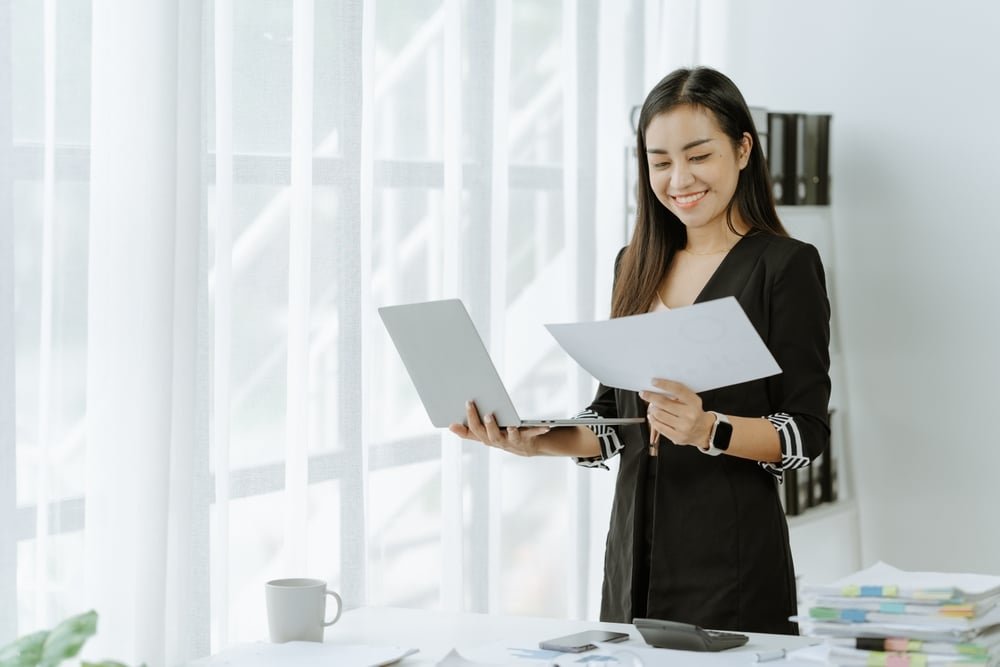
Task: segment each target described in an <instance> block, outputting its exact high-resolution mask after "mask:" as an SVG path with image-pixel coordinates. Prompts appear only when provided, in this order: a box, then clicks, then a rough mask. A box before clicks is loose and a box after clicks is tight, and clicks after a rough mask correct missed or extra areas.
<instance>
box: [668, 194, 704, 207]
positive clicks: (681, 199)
mask: <svg viewBox="0 0 1000 667" xmlns="http://www.w3.org/2000/svg"><path fill="white" fill-rule="evenodd" d="M704 196H705V193H704V192H699V193H698V194H694V195H685V196H683V197H674V199H675V200H677V203H678V204H690V203H691V202H696V201H698V200H699V199H701V198H702V197H704Z"/></svg>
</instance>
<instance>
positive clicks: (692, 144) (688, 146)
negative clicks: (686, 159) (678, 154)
mask: <svg viewBox="0 0 1000 667" xmlns="http://www.w3.org/2000/svg"><path fill="white" fill-rule="evenodd" d="M709 141H713V140H712V139H710V138H708V139H695V140H694V141H691V142H688V143H686V144H684V148H682V149H681V150H682V151H686V150H688V149H691V148H694V147H695V146H701V145H702V144H705V143H708V142H709ZM646 153H655V154H657V155H669V152H668V151H667V150H666V149H663V148H647V149H646Z"/></svg>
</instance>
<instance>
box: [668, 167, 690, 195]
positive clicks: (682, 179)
mask: <svg viewBox="0 0 1000 667" xmlns="http://www.w3.org/2000/svg"><path fill="white" fill-rule="evenodd" d="M692 183H694V175H693V174H692V173H691V169H689V168H688V165H687V163H686V162H684V160H679V161H678V162H677V163H675V164H674V165H673V168H672V169H671V170H670V188H671V190H673V191H674V192H683V191H684V188H686V187H687V186H689V185H691V184H692Z"/></svg>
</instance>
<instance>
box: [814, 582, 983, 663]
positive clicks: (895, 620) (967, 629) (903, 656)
mask: <svg viewBox="0 0 1000 667" xmlns="http://www.w3.org/2000/svg"><path fill="white" fill-rule="evenodd" d="M802 594H803V597H804V598H805V600H806V602H807V605H808V609H809V615H808V616H806V617H798V618H796V620H797V621H798V622H799V624H800V625H801V628H802V632H803V634H811V635H817V636H822V637H826V638H828V642H829V644H830V645H831V650H830V663H831V664H834V665H892V666H895V665H899V667H913V666H916V665H952V664H962V665H966V664H980V665H1000V577H996V576H989V575H978V574H956V573H944V572H906V571H904V570H899V569H897V568H894V567H892V566H890V565H886V564H885V563H877V564H876V565H873V566H872V567H870V568H868V569H867V570H862V571H861V572H857V573H855V574H852V575H850V576H848V577H845V578H844V579H841V580H840V581H838V582H836V583H834V584H832V585H829V586H805V587H803V589H802Z"/></svg>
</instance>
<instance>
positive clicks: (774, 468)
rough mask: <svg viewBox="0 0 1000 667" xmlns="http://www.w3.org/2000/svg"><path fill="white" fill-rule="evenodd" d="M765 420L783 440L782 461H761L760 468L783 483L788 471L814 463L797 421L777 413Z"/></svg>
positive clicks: (785, 413) (789, 416) (788, 415)
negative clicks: (807, 451) (807, 452)
mask: <svg viewBox="0 0 1000 667" xmlns="http://www.w3.org/2000/svg"><path fill="white" fill-rule="evenodd" d="M765 419H767V420H768V421H769V422H771V426H773V427H774V429H775V430H776V431H777V432H778V438H779V439H780V440H781V460H780V461H778V462H777V463H767V462H764V461H761V462H760V466H761V467H762V468H763V469H764V470H766V471H768V472H769V473H771V474H772V475H774V476H775V477H777V478H778V481H783V479H784V472H785V471H786V470H798V469H799V468H805V467H806V466H807V465H809V464H810V463H812V461H811V460H810V459H809V457H808V456H807V455H806V452H805V448H804V447H803V443H802V434H801V433H800V432H799V427H798V425H796V423H795V419H794V418H792V416H791V415H790V414H788V413H787V412H776V413H775V414H773V415H768V416H767V417H765Z"/></svg>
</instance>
